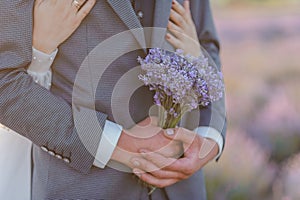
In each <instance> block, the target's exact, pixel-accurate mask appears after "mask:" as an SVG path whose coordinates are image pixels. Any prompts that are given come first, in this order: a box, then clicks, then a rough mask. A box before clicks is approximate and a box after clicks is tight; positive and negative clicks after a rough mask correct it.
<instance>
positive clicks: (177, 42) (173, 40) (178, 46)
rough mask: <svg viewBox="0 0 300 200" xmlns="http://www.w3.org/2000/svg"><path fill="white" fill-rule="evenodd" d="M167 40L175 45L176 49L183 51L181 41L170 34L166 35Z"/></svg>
mask: <svg viewBox="0 0 300 200" xmlns="http://www.w3.org/2000/svg"><path fill="white" fill-rule="evenodd" d="M166 40H167V41H168V42H169V43H170V44H171V45H173V47H174V48H175V49H182V45H181V41H180V40H179V39H178V38H176V37H175V36H173V35H172V34H170V33H167V34H166Z"/></svg>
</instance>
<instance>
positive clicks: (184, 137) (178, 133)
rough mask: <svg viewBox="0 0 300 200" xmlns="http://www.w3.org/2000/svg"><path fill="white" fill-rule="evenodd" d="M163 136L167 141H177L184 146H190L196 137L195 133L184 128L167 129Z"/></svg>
mask: <svg viewBox="0 0 300 200" xmlns="http://www.w3.org/2000/svg"><path fill="white" fill-rule="evenodd" d="M164 134H165V136H166V137H168V138H169V139H173V140H178V141H181V142H183V143H185V144H192V143H193V141H194V139H196V136H197V135H196V133H194V132H192V131H190V130H187V129H184V128H176V129H167V130H166V131H165V133H164Z"/></svg>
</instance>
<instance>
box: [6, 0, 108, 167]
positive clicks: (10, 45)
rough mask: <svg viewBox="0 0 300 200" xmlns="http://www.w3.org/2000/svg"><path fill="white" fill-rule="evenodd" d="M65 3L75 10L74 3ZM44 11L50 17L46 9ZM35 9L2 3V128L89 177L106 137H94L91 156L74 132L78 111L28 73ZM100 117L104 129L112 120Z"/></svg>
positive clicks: (27, 0) (28, 4) (28, 0)
mask: <svg viewBox="0 0 300 200" xmlns="http://www.w3.org/2000/svg"><path fill="white" fill-rule="evenodd" d="M49 1H50V0H44V1H42V2H45V3H46V2H49ZM62 1H64V2H65V5H66V6H67V5H68V6H71V2H72V0H62ZM66 1H68V2H66ZM89 1H91V2H92V0H89ZM40 2H41V1H40ZM51 2H52V0H51ZM57 2H59V1H57ZM94 2H95V1H94ZM45 5H46V4H45ZM47 5H48V4H47ZM86 5H87V4H86ZM48 6H52V5H48ZM39 8H43V9H44V12H47V7H46V6H45V7H42V6H40V7H39ZM32 9H33V1H31V0H24V1H21V2H20V1H0V60H1V62H0V94H1V96H0V113H1V115H0V122H1V123H2V124H3V125H5V126H7V127H9V128H11V129H13V130H14V131H16V132H18V133H19V134H21V135H23V136H25V137H27V138H29V139H30V140H31V141H33V142H34V143H35V144H36V145H38V146H40V147H42V146H47V147H49V149H56V152H57V153H61V154H63V155H62V156H63V157H66V158H69V160H70V163H69V165H70V166H71V167H73V168H75V169H77V170H79V171H81V172H84V173H86V172H88V171H89V169H90V168H91V166H92V164H93V161H94V155H95V152H96V150H97V147H98V144H99V140H100V138H101V133H93V134H95V135H93V138H94V140H93V142H92V143H91V144H90V147H89V150H88V149H87V148H86V146H84V144H83V143H82V139H81V138H80V136H79V134H78V132H77V130H76V128H75V126H74V121H73V110H72V106H71V105H70V104H68V103H67V102H66V101H65V100H63V99H62V98H59V97H57V96H55V95H53V94H51V93H50V92H49V91H48V90H47V89H45V88H43V87H41V86H40V85H38V84H36V83H35V82H34V81H33V79H32V78H31V77H30V75H28V73H27V72H26V68H27V67H28V65H29V63H30V62H31V59H32V55H31V51H32V24H33V23H32V22H33V19H32ZM96 115H97V116H98V119H99V123H100V124H101V125H102V127H104V124H105V120H106V114H104V113H101V112H96ZM81 137H82V136H81ZM92 154H94V155H92Z"/></svg>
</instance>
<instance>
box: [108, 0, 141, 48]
mask: <svg viewBox="0 0 300 200" xmlns="http://www.w3.org/2000/svg"><path fill="white" fill-rule="evenodd" d="M107 2H108V3H109V5H110V6H111V7H112V8H113V10H114V11H115V13H116V14H117V15H118V16H119V17H120V19H121V20H122V21H123V22H124V24H125V25H126V26H127V27H128V29H129V30H130V31H131V32H132V34H133V36H134V37H135V39H136V40H137V41H138V43H139V44H140V46H141V47H142V48H145V47H146V42H145V35H144V31H143V27H142V25H141V23H140V21H139V19H138V18H137V16H136V14H135V12H134V10H133V8H132V5H131V2H130V1H129V0H107Z"/></svg>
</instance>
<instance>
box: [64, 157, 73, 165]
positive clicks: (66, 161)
mask: <svg viewBox="0 0 300 200" xmlns="http://www.w3.org/2000/svg"><path fill="white" fill-rule="evenodd" d="M63 161H64V162H65V163H67V164H69V163H70V162H71V161H70V159H69V158H64V159H63Z"/></svg>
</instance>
